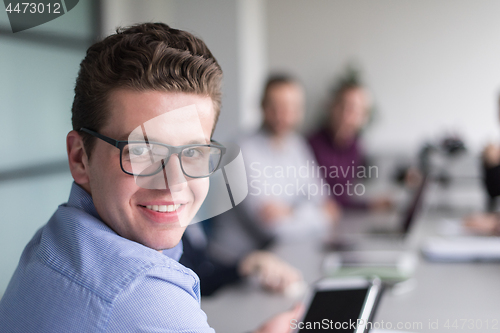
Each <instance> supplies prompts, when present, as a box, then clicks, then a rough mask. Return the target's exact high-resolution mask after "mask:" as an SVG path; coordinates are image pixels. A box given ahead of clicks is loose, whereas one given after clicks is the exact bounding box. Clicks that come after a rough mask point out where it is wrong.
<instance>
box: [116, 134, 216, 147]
mask: <svg viewBox="0 0 500 333" xmlns="http://www.w3.org/2000/svg"><path fill="white" fill-rule="evenodd" d="M147 139H148V142H156V143H163V144H165V142H163V141H162V140H157V139H156V138H155V137H151V136H149V135H148V138H147ZM118 140H119V141H143V142H146V138H145V137H144V136H142V135H140V136H139V135H124V136H120V139H118ZM206 144H210V140H206V139H193V140H189V141H188V142H187V143H185V144H183V145H206Z"/></svg>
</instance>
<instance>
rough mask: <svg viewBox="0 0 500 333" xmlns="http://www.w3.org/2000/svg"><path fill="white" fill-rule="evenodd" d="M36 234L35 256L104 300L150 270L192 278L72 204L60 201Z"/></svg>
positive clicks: (111, 297) (167, 260) (158, 255)
mask: <svg viewBox="0 0 500 333" xmlns="http://www.w3.org/2000/svg"><path fill="white" fill-rule="evenodd" d="M40 237H41V238H40V243H39V247H38V249H37V256H38V258H39V260H41V261H42V263H43V264H44V265H46V266H47V267H48V268H50V269H52V270H54V271H56V272H58V273H60V274H62V275H64V276H65V277H67V278H68V279H69V280H71V281H72V282H74V283H77V284H79V285H81V286H83V287H85V288H87V289H88V290H91V291H92V292H94V293H96V294H98V295H99V296H100V297H102V298H104V299H106V300H108V301H111V300H112V299H113V298H114V297H116V295H117V294H118V293H119V292H120V290H121V289H123V288H126V286H127V285H128V284H129V283H131V281H133V280H134V279H136V278H138V277H140V276H143V275H147V274H148V272H150V271H152V270H154V271H155V274H156V275H158V274H161V272H162V271H163V272H165V276H168V277H169V278H170V279H176V278H177V279H184V280H185V279H187V280H190V282H191V283H196V276H195V275H194V273H192V271H191V270H189V269H187V268H185V267H184V266H182V265H181V264H179V263H178V262H177V261H175V260H173V259H171V258H169V257H167V256H165V255H163V254H161V253H159V252H157V251H155V250H153V249H150V248H148V247H145V246H144V245H142V244H139V243H137V242H134V241H131V240H128V239H125V238H123V237H121V236H119V235H118V234H116V233H115V232H114V231H113V230H111V229H110V228H109V227H108V226H106V225H105V224H104V223H103V222H102V221H100V220H99V219H97V218H95V217H93V216H91V215H89V214H86V213H85V212H83V211H81V210H79V209H78V208H75V207H68V206H64V205H62V206H60V207H59V208H58V210H57V211H56V213H55V214H54V216H53V217H52V218H51V219H50V221H49V222H48V223H47V225H46V226H45V227H44V228H43V229H42V232H41V236H40Z"/></svg>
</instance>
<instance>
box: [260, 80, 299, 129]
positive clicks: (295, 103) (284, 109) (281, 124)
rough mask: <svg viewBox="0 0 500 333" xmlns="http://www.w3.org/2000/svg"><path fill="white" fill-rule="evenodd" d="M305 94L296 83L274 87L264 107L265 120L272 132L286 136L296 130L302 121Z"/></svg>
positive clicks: (269, 92) (271, 88)
mask: <svg viewBox="0 0 500 333" xmlns="http://www.w3.org/2000/svg"><path fill="white" fill-rule="evenodd" d="M303 109H304V93H303V91H302V88H301V87H300V86H299V85H298V84H295V83H281V84H275V85H272V86H271V87H270V88H269V91H268V98H267V102H266V105H265V107H264V118H265V122H266V124H267V125H268V126H269V128H270V130H271V131H272V132H273V133H274V134H277V135H285V134H287V133H289V132H291V131H293V130H294V129H295V127H296V126H297V124H298V123H299V122H300V120H301V119H302V114H303Z"/></svg>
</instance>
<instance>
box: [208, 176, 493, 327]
mask: <svg viewBox="0 0 500 333" xmlns="http://www.w3.org/2000/svg"><path fill="white" fill-rule="evenodd" d="M484 200H485V198H484V195H483V191H482V188H481V186H480V182H479V181H478V179H465V180H463V181H460V180H458V181H456V182H455V183H452V184H448V185H447V186H443V185H442V184H438V183H435V182H432V183H431V184H430V185H429V187H428V188H427V190H426V195H425V199H424V203H423V208H422V211H421V213H420V214H419V216H418V217H417V219H416V221H415V223H414V226H413V227H412V229H411V232H410V234H409V235H408V237H407V238H406V239H405V241H404V244H397V242H387V241H386V240H384V239H383V238H377V237H373V236H369V235H366V234H364V231H363V227H364V226H363V225H356V221H362V220H363V221H364V219H361V218H358V217H359V216H357V215H356V214H354V215H353V216H347V217H345V218H344V219H343V220H342V221H341V226H344V227H345V230H344V232H347V233H350V234H351V235H354V237H355V238H356V237H359V238H358V239H359V240H360V241H359V244H358V248H359V249H366V250H370V249H390V248H392V247H400V246H402V245H403V246H404V247H405V248H406V249H407V250H409V251H413V252H415V253H416V254H417V255H418V264H417V267H416V270H415V273H414V276H413V278H412V279H410V280H408V281H406V282H405V283H402V284H400V285H397V287H395V288H387V289H386V291H385V292H384V294H383V296H382V298H381V301H380V303H379V306H378V309H377V311H376V314H375V317H374V319H373V323H378V325H379V328H385V329H387V328H391V329H393V330H396V328H399V330H400V331H408V332H489V331H493V332H494V331H498V332H500V263H495V262H487V263H485V262H482V263H481V262H474V263H435V262H429V261H427V260H426V259H425V258H423V257H422V255H421V254H420V247H421V244H422V242H423V241H424V240H425V239H426V238H427V237H428V236H432V235H437V234H439V232H440V226H441V225H442V223H441V222H442V221H443V220H444V219H461V218H462V217H463V216H464V215H467V214H470V213H473V212H477V211H481V209H482V208H483V206H484ZM392 221H395V220H394V218H393V219H392ZM393 223H397V222H393ZM362 224H366V222H363V223H362ZM338 229H339V230H342V227H338ZM346 230H347V231H346ZM358 234H359V235H358ZM272 251H273V252H274V253H276V254H277V255H279V256H280V257H282V258H283V259H285V260H287V261H288V262H290V263H291V264H292V265H294V266H295V267H297V268H299V269H300V270H301V271H302V273H303V275H304V280H305V281H306V282H307V283H308V284H309V285H311V284H312V283H313V282H314V281H317V280H318V279H320V278H322V277H323V276H324V274H323V270H322V263H323V259H324V257H325V256H326V255H328V251H326V250H325V248H324V246H323V239H321V237H317V238H315V237H308V238H306V237H304V239H296V240H295V241H293V242H282V243H278V244H276V245H275V246H274V247H273V248H272ZM298 300H300V297H299V298H297V297H295V298H294V297H287V296H284V295H277V294H272V293H269V292H266V291H265V290H262V289H261V288H259V287H258V286H257V283H256V282H255V281H253V280H252V279H250V280H247V281H243V282H242V283H239V284H237V285H233V286H228V287H226V288H224V289H223V290H220V291H219V292H218V293H216V294H215V295H214V296H212V297H208V298H203V299H202V302H201V306H202V309H203V310H204V311H205V312H206V314H207V316H208V321H209V323H210V325H211V326H212V327H213V328H214V329H215V330H216V331H217V332H219V333H225V332H227V333H237V332H249V331H251V330H253V329H255V328H257V327H258V326H259V324H260V323H263V322H264V321H265V320H266V319H268V318H270V317H271V316H273V315H275V314H277V313H279V312H281V311H285V310H287V309H289V308H290V307H291V306H292V305H293V304H294V303H296V302H297V301H298ZM388 323H389V324H388ZM397 325H399V326H398V327H397Z"/></svg>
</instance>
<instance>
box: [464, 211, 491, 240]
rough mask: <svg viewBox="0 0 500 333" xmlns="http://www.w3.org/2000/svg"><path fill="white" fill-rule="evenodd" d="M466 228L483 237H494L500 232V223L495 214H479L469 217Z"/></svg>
mask: <svg viewBox="0 0 500 333" xmlns="http://www.w3.org/2000/svg"><path fill="white" fill-rule="evenodd" d="M464 226H465V227H466V228H468V229H469V230H471V231H473V232H475V233H478V234H481V235H494V234H496V233H498V231H500V221H499V219H498V216H497V215H495V214H477V215H472V216H468V217H466V218H465V220H464Z"/></svg>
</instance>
